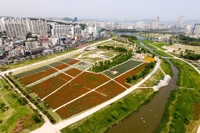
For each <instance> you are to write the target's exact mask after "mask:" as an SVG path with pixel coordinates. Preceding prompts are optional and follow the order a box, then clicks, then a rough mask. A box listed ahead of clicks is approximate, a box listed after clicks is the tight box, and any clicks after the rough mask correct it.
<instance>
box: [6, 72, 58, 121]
mask: <svg viewBox="0 0 200 133" xmlns="http://www.w3.org/2000/svg"><path fill="white" fill-rule="evenodd" d="M6 77H7V78H8V79H9V80H10V81H11V82H12V83H13V84H14V86H15V87H16V88H18V89H19V90H20V92H21V93H22V94H23V95H24V96H25V97H26V98H27V99H29V101H31V102H32V103H33V104H34V105H35V106H37V108H38V109H40V111H41V112H43V113H44V114H45V115H46V116H47V117H48V119H49V120H50V122H51V123H53V124H54V123H56V121H55V119H54V118H53V117H52V116H51V115H50V114H49V113H48V111H47V110H45V109H43V107H41V105H40V104H39V103H40V100H38V99H39V98H38V97H36V98H32V97H31V96H30V95H29V93H31V90H30V89H29V88H27V87H23V86H22V85H20V84H19V83H18V82H17V81H16V80H15V79H14V77H13V76H12V75H11V74H10V75H6ZM15 92H16V93H18V92H17V91H15ZM26 98H24V97H19V98H18V102H19V103H20V104H21V105H26V104H28V101H27V100H26ZM29 107H30V108H31V109H32V110H33V111H34V112H35V113H36V115H37V116H38V117H39V116H41V115H40V114H39V113H37V112H38V110H35V109H33V108H32V106H31V105H29ZM34 118H35V116H34ZM35 120H36V119H35Z"/></svg>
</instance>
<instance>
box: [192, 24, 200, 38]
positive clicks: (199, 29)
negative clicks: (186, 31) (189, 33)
mask: <svg viewBox="0 0 200 133" xmlns="http://www.w3.org/2000/svg"><path fill="white" fill-rule="evenodd" d="M193 34H195V35H200V23H197V24H195V25H194V29H193Z"/></svg>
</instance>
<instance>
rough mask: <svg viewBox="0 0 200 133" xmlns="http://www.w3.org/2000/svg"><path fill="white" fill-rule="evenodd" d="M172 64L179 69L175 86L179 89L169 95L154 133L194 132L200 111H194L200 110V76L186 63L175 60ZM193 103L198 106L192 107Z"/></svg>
mask: <svg viewBox="0 0 200 133" xmlns="http://www.w3.org/2000/svg"><path fill="white" fill-rule="evenodd" d="M172 62H173V64H174V65H175V66H176V67H177V68H178V69H179V79H178V82H177V85H178V86H179V87H181V88H179V89H178V90H174V91H173V92H172V93H171V95H170V98H169V101H168V103H167V106H166V110H165V113H164V116H163V119H162V122H161V124H160V126H159V127H158V129H157V130H156V133H161V132H173V133H184V132H188V133H190V132H193V130H196V129H194V125H196V126H197V125H198V124H199V122H196V120H199V115H200V111H195V110H198V108H200V85H199V84H200V76H199V74H198V73H197V72H196V71H195V70H194V69H193V68H192V67H191V66H190V65H188V64H187V63H185V62H183V61H180V60H176V59H172ZM183 87H184V88H183ZM192 88H194V89H192ZM195 103H197V104H198V106H194V104H195Z"/></svg>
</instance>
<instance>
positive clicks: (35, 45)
mask: <svg viewBox="0 0 200 133" xmlns="http://www.w3.org/2000/svg"><path fill="white" fill-rule="evenodd" d="M36 48H38V42H37V41H30V42H26V50H28V51H33V50H34V49H36Z"/></svg>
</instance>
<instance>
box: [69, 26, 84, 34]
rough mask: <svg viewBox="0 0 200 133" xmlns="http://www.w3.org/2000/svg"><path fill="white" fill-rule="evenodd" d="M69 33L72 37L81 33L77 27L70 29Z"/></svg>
mask: <svg viewBox="0 0 200 133" xmlns="http://www.w3.org/2000/svg"><path fill="white" fill-rule="evenodd" d="M71 32H72V35H80V34H81V33H82V32H81V27H80V26H79V25H77V26H74V27H71Z"/></svg>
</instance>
